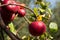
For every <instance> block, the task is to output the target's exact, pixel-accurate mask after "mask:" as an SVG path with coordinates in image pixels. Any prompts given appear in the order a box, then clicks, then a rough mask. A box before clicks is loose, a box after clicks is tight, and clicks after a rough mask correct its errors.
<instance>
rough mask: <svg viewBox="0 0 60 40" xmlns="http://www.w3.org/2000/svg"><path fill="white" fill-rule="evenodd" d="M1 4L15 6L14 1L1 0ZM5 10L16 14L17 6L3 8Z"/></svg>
mask: <svg viewBox="0 0 60 40" xmlns="http://www.w3.org/2000/svg"><path fill="white" fill-rule="evenodd" d="M2 4H16V2H15V1H13V0H3V1H2ZM4 7H5V8H6V9H7V10H9V11H12V12H17V10H18V6H16V5H8V6H4Z"/></svg>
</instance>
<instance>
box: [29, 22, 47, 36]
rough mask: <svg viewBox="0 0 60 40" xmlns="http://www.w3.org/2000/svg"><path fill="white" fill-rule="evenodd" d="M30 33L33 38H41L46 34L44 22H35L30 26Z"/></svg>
mask: <svg viewBox="0 0 60 40" xmlns="http://www.w3.org/2000/svg"><path fill="white" fill-rule="evenodd" d="M29 32H30V34H31V35H33V36H40V35H42V34H43V33H45V32H46V25H45V23H44V22H42V21H34V22H32V23H31V24H29Z"/></svg>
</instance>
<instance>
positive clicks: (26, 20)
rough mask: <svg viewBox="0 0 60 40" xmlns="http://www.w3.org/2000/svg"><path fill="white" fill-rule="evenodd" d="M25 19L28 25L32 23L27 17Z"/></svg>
mask: <svg viewBox="0 0 60 40" xmlns="http://www.w3.org/2000/svg"><path fill="white" fill-rule="evenodd" d="M24 19H25V20H26V21H27V23H28V24H30V23H31V22H30V21H29V20H28V19H27V17H26V16H24Z"/></svg>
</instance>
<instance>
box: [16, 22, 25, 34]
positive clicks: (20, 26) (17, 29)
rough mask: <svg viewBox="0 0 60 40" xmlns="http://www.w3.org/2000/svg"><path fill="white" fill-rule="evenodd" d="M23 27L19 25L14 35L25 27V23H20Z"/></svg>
mask: <svg viewBox="0 0 60 40" xmlns="http://www.w3.org/2000/svg"><path fill="white" fill-rule="evenodd" d="M22 24H23V25H21V26H20V27H19V28H18V29H17V30H16V34H17V33H18V32H19V31H20V30H21V29H22V27H23V26H24V25H25V23H22Z"/></svg>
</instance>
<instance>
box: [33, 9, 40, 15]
mask: <svg viewBox="0 0 60 40" xmlns="http://www.w3.org/2000/svg"><path fill="white" fill-rule="evenodd" d="M33 10H34V13H35V15H36V16H38V15H39V14H38V9H37V8H34V9H33Z"/></svg>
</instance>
